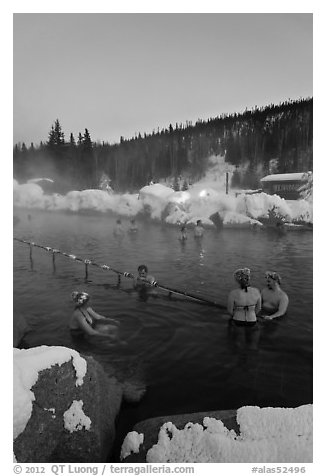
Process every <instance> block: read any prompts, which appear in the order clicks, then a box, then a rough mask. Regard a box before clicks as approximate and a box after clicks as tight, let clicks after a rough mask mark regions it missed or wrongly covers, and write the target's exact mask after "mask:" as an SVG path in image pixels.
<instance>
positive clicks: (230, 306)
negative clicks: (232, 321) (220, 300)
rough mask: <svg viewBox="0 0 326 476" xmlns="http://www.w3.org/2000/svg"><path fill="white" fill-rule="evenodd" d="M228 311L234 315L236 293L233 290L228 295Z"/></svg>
mask: <svg viewBox="0 0 326 476" xmlns="http://www.w3.org/2000/svg"><path fill="white" fill-rule="evenodd" d="M227 307H228V313H229V314H230V315H231V316H232V317H233V314H234V295H233V292H232V291H231V292H230V294H229V297H228V306H227Z"/></svg>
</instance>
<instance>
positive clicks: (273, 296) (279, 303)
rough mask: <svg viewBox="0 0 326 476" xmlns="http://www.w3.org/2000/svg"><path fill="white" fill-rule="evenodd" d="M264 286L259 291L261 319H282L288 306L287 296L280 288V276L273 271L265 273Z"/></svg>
mask: <svg viewBox="0 0 326 476" xmlns="http://www.w3.org/2000/svg"><path fill="white" fill-rule="evenodd" d="M265 279H266V286H265V287H264V288H263V289H262V291H261V298H262V312H261V315H260V317H262V318H263V319H267V320H270V319H275V318H276V317H282V316H284V314H285V313H286V311H287V308H288V305H289V298H288V295H287V294H286V293H285V292H284V291H283V289H282V288H281V276H280V275H279V274H278V273H276V272H275V271H266V272H265Z"/></svg>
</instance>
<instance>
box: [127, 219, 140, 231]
mask: <svg viewBox="0 0 326 476" xmlns="http://www.w3.org/2000/svg"><path fill="white" fill-rule="evenodd" d="M128 231H129V233H137V231H138V226H137V224H136V220H135V219H134V218H131V219H130V226H129V230H128Z"/></svg>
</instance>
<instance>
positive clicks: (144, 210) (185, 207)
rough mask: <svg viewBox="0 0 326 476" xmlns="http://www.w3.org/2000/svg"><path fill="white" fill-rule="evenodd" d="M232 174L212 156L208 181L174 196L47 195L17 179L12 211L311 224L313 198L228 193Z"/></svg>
mask: <svg viewBox="0 0 326 476" xmlns="http://www.w3.org/2000/svg"><path fill="white" fill-rule="evenodd" d="M233 171H234V166H231V165H230V164H227V163H225V160H224V157H220V156H211V157H209V159H208V169H207V171H206V173H205V176H204V177H203V178H201V179H200V180H198V181H197V182H196V183H194V184H192V185H190V186H189V188H188V190H184V191H174V190H173V188H171V186H170V183H168V182H163V181H162V183H155V184H151V185H147V186H145V187H143V188H141V189H140V190H139V193H136V194H130V193H125V194H114V193H111V192H110V193H109V192H108V191H106V190H82V191H71V192H68V193H67V194H66V195H59V194H52V195H46V194H45V193H44V191H43V189H42V188H41V186H40V184H41V183H42V181H41V179H35V180H29V181H28V183H26V184H19V183H18V182H17V181H16V180H14V206H16V207H25V208H35V209H41V210H50V211H59V210H66V211H71V212H75V213H78V212H80V211H84V210H88V211H92V210H93V211H94V212H102V213H106V212H113V213H115V214H117V215H119V216H120V217H123V216H125V217H133V216H135V215H138V214H140V215H145V216H147V217H149V218H150V219H153V220H163V221H164V222H166V223H168V224H172V225H173V224H179V223H188V224H190V225H193V224H195V223H196V221H197V220H199V219H200V220H202V222H203V224H204V225H208V226H214V222H213V221H212V219H211V218H210V217H212V215H214V214H217V213H218V214H219V217H220V219H219V221H221V220H222V222H223V225H225V226H252V225H258V226H259V225H261V223H260V222H259V219H260V218H263V219H264V218H265V219H268V218H269V216H270V214H271V212H272V214H273V216H274V217H275V216H276V217H279V218H280V219H281V220H282V221H286V222H290V223H291V222H297V223H312V208H313V207H312V198H311V195H309V197H308V198H307V199H302V200H292V201H289V200H288V201H286V200H284V199H283V198H280V197H279V196H278V195H268V194H266V193H255V194H246V193H245V192H244V191H241V190H235V189H230V190H229V193H228V194H226V183H225V182H226V172H228V174H229V178H230V181H231V177H232V173H233ZM42 180H43V181H44V180H50V179H42ZM180 185H181V180H179V186H180Z"/></svg>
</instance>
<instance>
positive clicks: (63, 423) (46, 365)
mask: <svg viewBox="0 0 326 476" xmlns="http://www.w3.org/2000/svg"><path fill="white" fill-rule="evenodd" d="M121 400H122V387H121V386H120V385H119V384H118V383H117V381H116V380H115V379H111V378H110V379H109V378H108V377H107V376H106V374H105V373H104V371H103V369H102V367H101V365H100V364H98V363H97V362H96V361H95V360H94V359H93V358H92V357H82V356H80V355H79V354H78V352H76V351H74V350H72V349H67V348H65V347H48V346H41V347H36V348H32V349H27V350H18V349H14V454H15V457H16V459H17V461H18V462H20V463H32V462H33V463H51V462H54V463H56V462H78V463H83V462H105V461H106V460H107V456H108V454H109V453H110V451H111V449H112V445H113V441H114V438H115V418H116V416H117V414H118V412H119V409H120V405H121Z"/></svg>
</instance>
